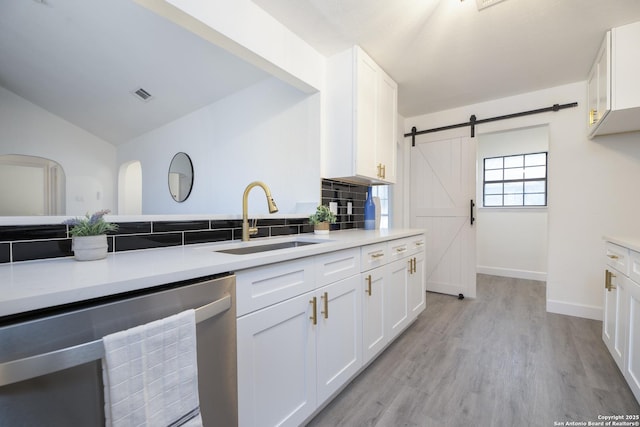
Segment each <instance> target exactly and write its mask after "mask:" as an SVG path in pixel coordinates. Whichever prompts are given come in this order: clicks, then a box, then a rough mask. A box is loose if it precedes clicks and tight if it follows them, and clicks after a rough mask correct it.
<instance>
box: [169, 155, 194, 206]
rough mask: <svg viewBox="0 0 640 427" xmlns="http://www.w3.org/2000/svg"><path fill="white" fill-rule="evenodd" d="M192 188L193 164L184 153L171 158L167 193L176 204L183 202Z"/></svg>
mask: <svg viewBox="0 0 640 427" xmlns="http://www.w3.org/2000/svg"><path fill="white" fill-rule="evenodd" d="M192 187H193V164H192V163H191V158H190V157H189V156H188V155H187V154H186V153H178V154H176V155H175V156H173V159H172V160H171V165H170V166H169V193H171V197H173V200H175V201H176V202H184V201H185V200H187V197H189V194H191V188H192Z"/></svg>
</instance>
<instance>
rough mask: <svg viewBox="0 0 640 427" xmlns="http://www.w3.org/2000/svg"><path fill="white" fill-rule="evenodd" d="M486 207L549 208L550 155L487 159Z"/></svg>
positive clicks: (521, 155) (537, 154)
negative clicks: (548, 162) (548, 170)
mask: <svg viewBox="0 0 640 427" xmlns="http://www.w3.org/2000/svg"><path fill="white" fill-rule="evenodd" d="M483 164H484V183H483V204H484V206H491V207H496V206H499V207H504V206H509V207H510V206H546V205H547V194H546V192H547V153H546V152H543V153H530V154H519V155H510V156H503V157H489V158H485V159H484V162H483Z"/></svg>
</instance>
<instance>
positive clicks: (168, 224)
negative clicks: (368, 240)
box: [0, 179, 367, 264]
mask: <svg viewBox="0 0 640 427" xmlns="http://www.w3.org/2000/svg"><path fill="white" fill-rule="evenodd" d="M366 193H367V187H366V186H364V185H358V184H349V183H344V182H340V181H335V180H328V179H324V180H322V201H321V203H322V204H323V205H328V204H329V202H336V203H338V221H337V223H336V224H333V225H332V229H334V230H344V229H350V228H362V227H364V200H365V199H366ZM349 202H351V203H352V204H353V208H352V210H353V213H352V214H351V215H348V214H347V203H349ZM117 224H118V230H117V231H115V232H112V233H108V234H110V236H109V238H108V239H107V241H108V243H109V252H113V251H114V250H115V251H116V252H121V251H132V250H138V249H149V248H162V247H169V246H178V245H189V244H197V243H210V242H222V241H227V240H239V239H241V238H242V220H240V219H212V220H197V221H136V222H117ZM302 233H313V226H312V225H309V218H308V216H301V217H298V218H261V219H258V234H257V236H254V237H269V236H285V235H292V234H302ZM70 237H71V236H69V235H68V230H67V226H66V225H62V224H59V225H57V224H53V225H51V224H46V225H15V226H13V225H11V226H0V264H2V263H10V262H18V261H31V260H37V259H46V258H60V257H67V256H72V255H73V252H72V251H71V238H70Z"/></svg>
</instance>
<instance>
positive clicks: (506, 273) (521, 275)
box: [476, 265, 547, 282]
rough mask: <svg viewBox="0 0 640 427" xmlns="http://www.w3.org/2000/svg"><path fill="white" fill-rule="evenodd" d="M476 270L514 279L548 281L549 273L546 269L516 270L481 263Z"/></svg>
mask: <svg viewBox="0 0 640 427" xmlns="http://www.w3.org/2000/svg"><path fill="white" fill-rule="evenodd" d="M476 272H478V273H480V274H490V275H492V276H500V277H513V278H514V279H529V280H539V281H541V282H546V281H547V273H546V272H544V271H528V270H516V269H513V268H500V267H487V266H483V265H479V266H477V267H476Z"/></svg>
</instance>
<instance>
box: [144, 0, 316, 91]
mask: <svg viewBox="0 0 640 427" xmlns="http://www.w3.org/2000/svg"><path fill="white" fill-rule="evenodd" d="M137 1H138V2H139V3H141V4H143V5H145V6H147V7H148V8H150V9H152V10H154V11H156V12H157V13H159V14H162V15H164V16H166V17H167V18H169V19H171V20H173V21H174V22H176V23H179V24H180V25H183V26H185V27H186V28H188V29H190V30H191V31H193V32H194V33H196V34H199V35H200V36H201V37H203V38H205V39H206V40H209V41H211V42H213V43H215V44H217V45H218V46H220V47H222V48H224V49H226V50H228V51H229V52H231V53H233V54H234V55H236V56H238V57H239V58H242V59H244V60H245V61H247V62H249V63H251V64H253V65H255V66H257V67H258V68H261V69H263V70H265V71H267V72H268V73H270V74H271V75H273V76H276V77H278V78H280V79H282V80H283V81H286V82H287V83H289V84H291V85H293V86H294V87H297V88H298V89H301V90H303V91H305V92H308V93H313V92H315V91H317V90H320V89H321V88H322V86H323V84H324V76H325V67H324V64H325V58H324V56H322V55H320V53H318V52H317V51H316V50H315V49H313V48H312V47H311V46H309V45H308V44H307V43H306V42H305V41H304V40H302V39H301V38H300V37H298V36H297V35H296V34H294V33H293V32H292V31H291V30H290V29H288V28H287V27H285V26H284V25H282V24H281V23H280V22H279V21H278V20H276V19H275V18H274V17H273V16H271V15H269V14H268V13H267V12H265V11H264V10H263V9H262V8H260V7H259V6H257V5H256V4H255V3H254V2H253V1H251V0H168V3H169V4H171V5H172V6H174V7H175V9H172V8H171V7H168V6H167V4H166V3H164V2H157V1H155V0H137ZM184 14H187V15H190V16H191V17H193V18H195V20H193V19H187V18H186V17H185V16H184ZM202 23H204V25H202Z"/></svg>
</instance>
